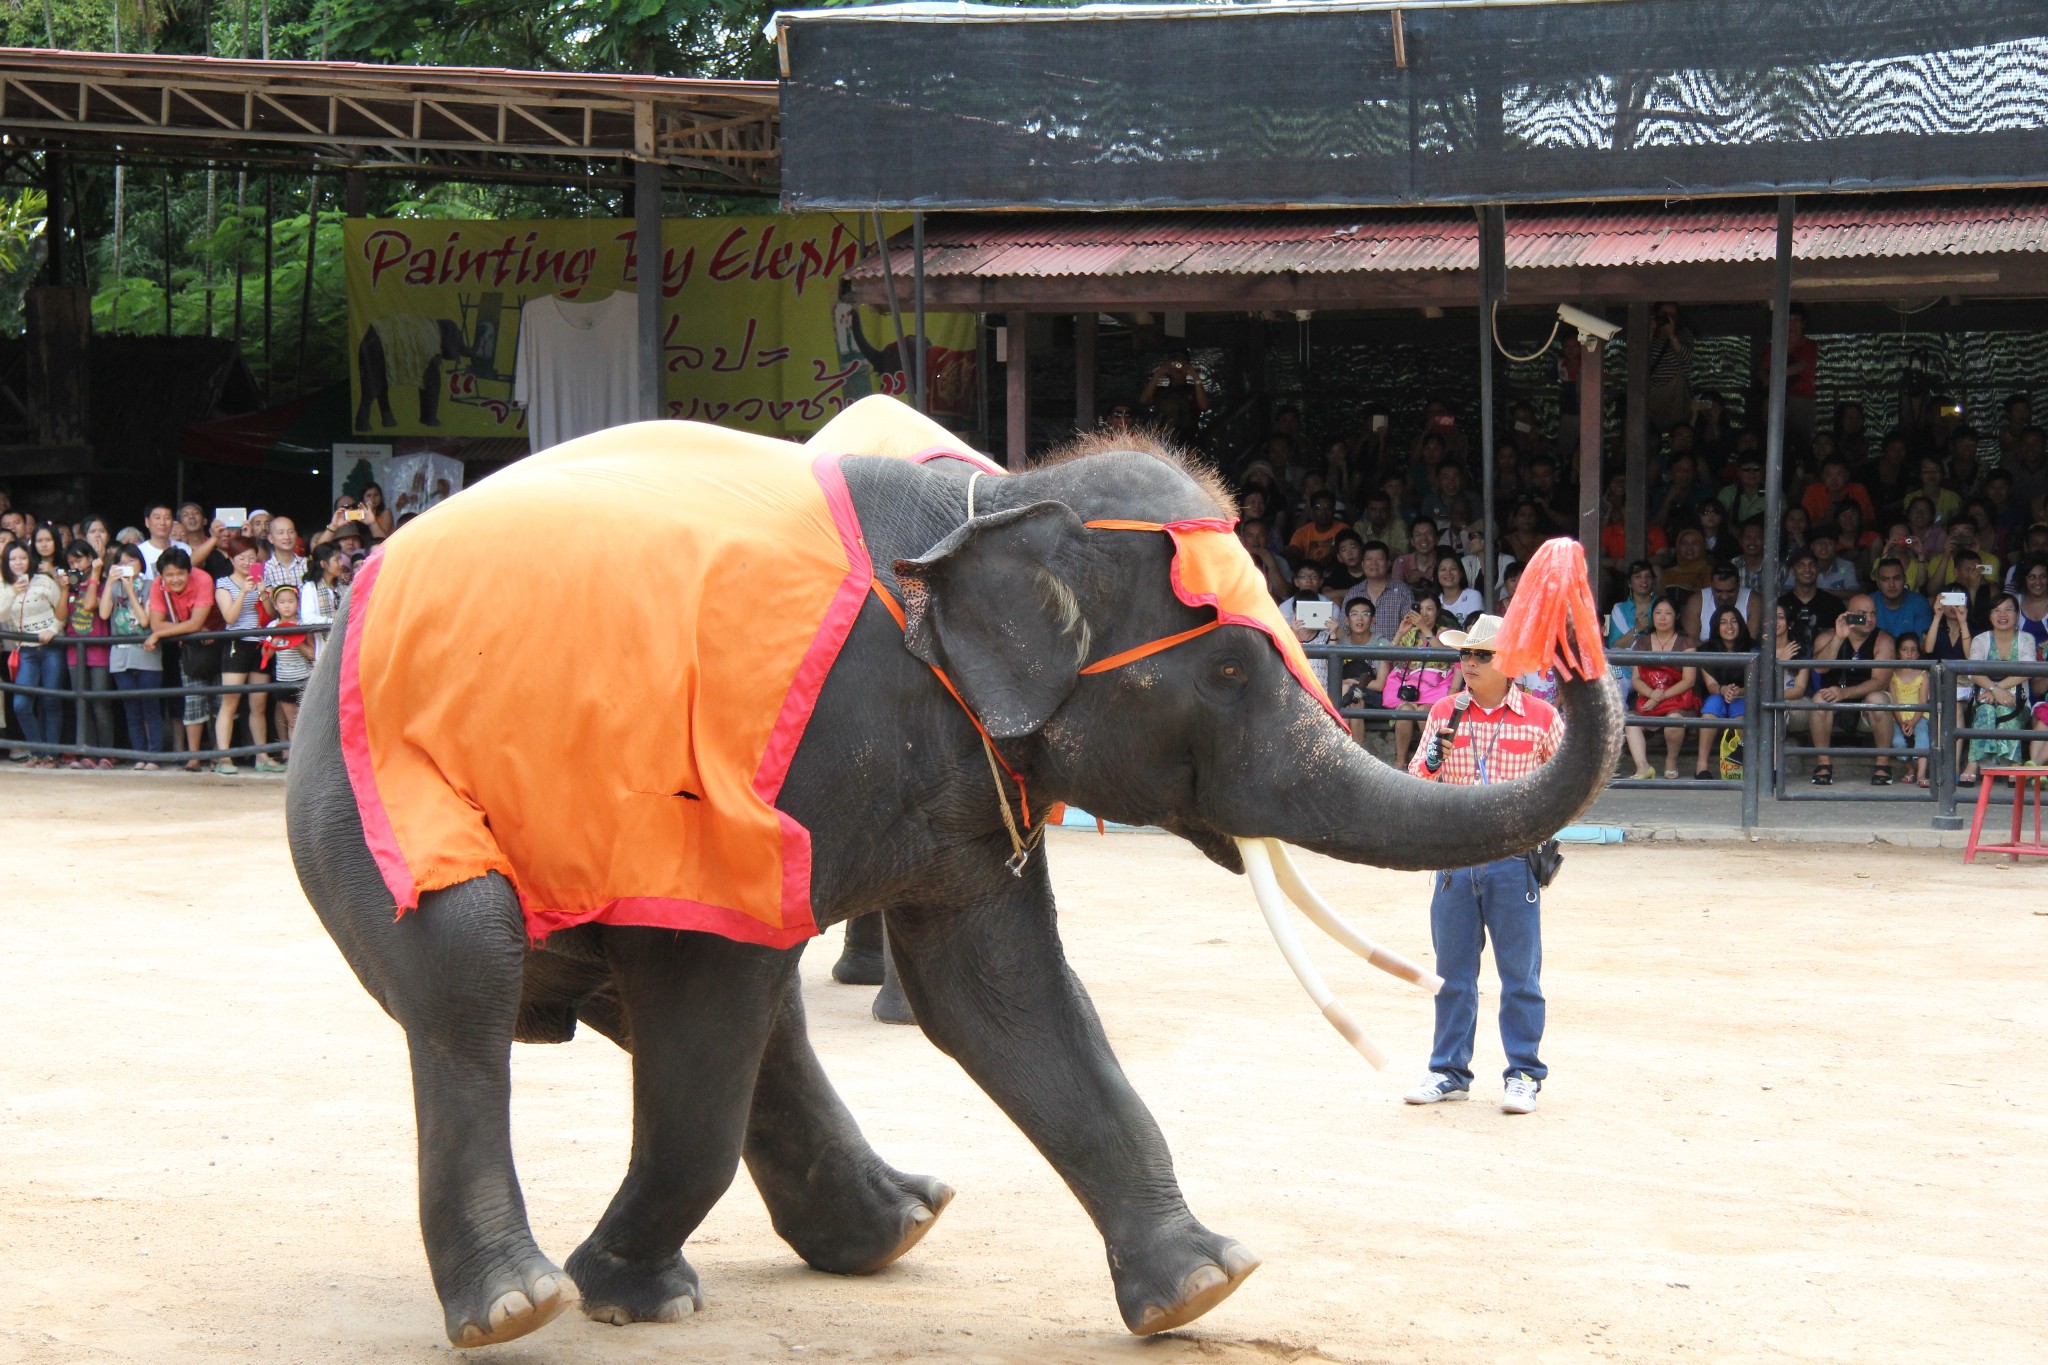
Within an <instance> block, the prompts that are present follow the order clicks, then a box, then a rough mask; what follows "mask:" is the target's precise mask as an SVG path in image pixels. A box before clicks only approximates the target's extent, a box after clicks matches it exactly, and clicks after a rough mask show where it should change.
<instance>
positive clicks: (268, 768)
mask: <svg viewBox="0 0 2048 1365" xmlns="http://www.w3.org/2000/svg"><path fill="white" fill-rule="evenodd" d="M256 771H257V772H259V773H281V772H283V771H285V765H284V764H282V763H280V762H278V761H277V760H276V759H274V758H272V757H271V756H270V755H269V754H258V755H256Z"/></svg>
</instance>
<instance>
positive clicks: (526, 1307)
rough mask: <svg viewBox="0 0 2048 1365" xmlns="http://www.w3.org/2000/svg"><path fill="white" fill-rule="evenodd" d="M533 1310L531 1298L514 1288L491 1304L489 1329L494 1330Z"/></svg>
mask: <svg viewBox="0 0 2048 1365" xmlns="http://www.w3.org/2000/svg"><path fill="white" fill-rule="evenodd" d="M532 1311H533V1300H532V1299H529V1298H527V1297H526V1294H525V1292H524V1291H522V1290H518V1289H515V1290H513V1291H512V1292H511V1293H509V1294H507V1295H505V1297H503V1298H501V1299H499V1300H498V1301H497V1302H496V1303H494V1304H492V1305H491V1330H492V1331H496V1330H497V1329H498V1328H500V1327H503V1326H504V1325H505V1324H506V1323H507V1322H508V1321H510V1320H511V1319H513V1318H517V1317H524V1316H525V1315H526V1314H528V1313H531V1312H532Z"/></svg>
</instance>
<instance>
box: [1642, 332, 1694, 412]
mask: <svg viewBox="0 0 2048 1365" xmlns="http://www.w3.org/2000/svg"><path fill="white" fill-rule="evenodd" d="M1646 399H1647V401H1646V402H1645V403H1644V405H1643V406H1644V409H1645V411H1646V412H1647V414H1648V416H1649V419H1650V430H1651V431H1652V432H1654V433H1656V434H1657V435H1659V436H1661V435H1663V434H1664V433H1665V432H1667V431H1669V430H1671V428H1673V427H1675V426H1677V425H1678V424H1679V423H1681V422H1683V421H1685V420H1686V419H1687V418H1688V417H1690V416H1691V415H1692V332H1691V331H1690V330H1689V329H1687V328H1684V327H1681V326H1679V325H1678V305H1677V304H1675V303H1660V304H1658V305H1657V307H1656V310H1655V312H1654V313H1653V314H1652V321H1651V324H1650V382H1649V393H1648V394H1647V395H1646Z"/></svg>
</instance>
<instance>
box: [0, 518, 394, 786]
mask: <svg viewBox="0 0 2048 1365" xmlns="http://www.w3.org/2000/svg"><path fill="white" fill-rule="evenodd" d="M140 511H141V520H140V523H139V524H137V525H128V526H121V527H119V528H118V529H117V528H116V526H115V525H114V523H112V522H111V521H109V520H108V519H107V518H106V517H102V516H96V515H95V516H86V517H83V518H81V519H80V520H78V521H76V522H73V523H68V524H66V523H59V522H54V521H48V520H44V519H42V518H40V517H38V516H36V515H35V513H34V512H32V511H31V510H29V509H27V508H23V507H17V506H15V505H14V503H13V499H12V498H11V496H10V495H9V494H8V493H7V492H5V491H0V629H5V630H8V631H11V632H16V633H17V635H16V637H15V638H12V639H10V640H8V641H7V642H6V643H5V645H4V646H0V655H4V656H5V668H6V674H7V676H8V677H9V679H10V680H12V681H14V682H16V683H19V684H21V685H23V686H28V687H35V688H49V689H70V688H71V687H72V686H73V680H74V677H75V678H76V679H77V680H78V681H79V682H80V683H82V685H83V690H84V692H85V694H86V697H87V700H86V702H85V704H84V706H83V708H82V714H81V708H80V707H78V706H77V705H76V704H74V702H73V701H72V700H70V699H67V698H61V697H51V696H40V695H36V694H33V693H26V692H15V693H12V694H11V702H12V704H11V706H10V707H9V708H8V714H7V716H6V721H7V729H6V738H7V739H8V740H9V741H10V742H11V741H27V742H28V743H30V744H37V745H42V746H46V747H44V748H42V749H36V750H31V749H28V748H15V747H13V745H12V743H10V745H9V747H10V750H11V752H10V755H9V757H10V759H11V761H12V762H14V763H17V764H22V765H26V766H29V767H38V768H55V767H60V766H62V767H67V768H98V769H105V768H114V767H119V766H129V767H133V768H135V769H138V770H142V771H154V770H157V769H160V768H162V767H163V766H164V765H166V764H173V765H178V764H182V766H183V768H184V769H185V770H186V771H188V772H204V771H212V772H216V773H220V774H222V775H231V774H234V773H237V772H239V771H241V769H240V768H239V767H238V765H237V764H236V763H235V761H234V760H233V759H232V758H230V757H217V758H214V759H211V760H208V759H206V758H203V757H198V756H197V755H201V754H203V753H205V752H207V751H218V750H223V749H230V748H236V747H243V748H260V747H262V746H266V745H269V744H273V743H275V744H280V745H287V746H288V745H289V744H290V742H291V734H292V726H293V724H294V722H295V721H296V720H297V715H298V695H299V692H298V689H300V688H301V687H303V685H304V683H305V680H306V678H307V676H308V675H309V673H310V672H311V670H312V666H313V662H314V660H315V659H317V658H318V657H319V653H320V650H321V648H322V647H323V644H324V641H325V634H324V631H323V630H322V629H320V628H321V627H324V626H325V625H326V623H327V622H329V621H331V620H332V619H333V617H334V613H335V611H336V609H337V608H338V606H339V605H340V600H341V594H342V590H343V589H344V588H346V587H347V585H348V582H349V579H350V576H351V575H352V574H353V573H354V572H355V569H356V566H357V565H359V564H360V563H361V562H362V561H363V559H364V558H365V556H367V555H368V554H369V552H370V550H371V549H372V548H373V547H374V546H375V545H376V543H377V542H378V541H379V540H381V539H383V538H384V537H385V536H388V535H390V534H391V533H392V532H393V531H394V530H396V529H397V528H396V525H395V524H394V522H393V519H392V515H391V512H390V510H389V508H387V507H386V506H385V503H384V496H383V490H382V489H380V488H378V487H377V486H376V485H375V484H372V485H370V486H369V487H368V488H366V489H364V490H363V494H362V496H361V498H360V499H358V498H356V497H354V496H350V495H344V496H342V497H340V498H337V499H336V500H335V503H334V506H333V508H332V509H331V511H330V514H329V516H328V520H327V523H326V524H325V525H324V526H321V527H320V528H319V529H317V530H316V531H314V532H313V533H312V534H311V535H310V536H309V535H306V534H304V533H303V532H302V531H301V529H300V526H299V523H298V522H296V521H294V520H293V519H292V518H291V517H289V516H286V515H284V514H282V513H276V514H273V513H271V512H268V511H265V510H263V509H261V508H258V509H255V510H252V511H248V512H246V513H242V512H240V511H239V510H238V509H223V510H222V511H217V512H216V513H215V514H214V515H213V516H208V515H207V513H206V510H205V509H204V508H203V507H201V506H200V505H199V504H198V503H193V502H188V503H185V504H183V505H182V506H177V507H173V506H172V505H171V504H169V503H163V502H156V503H150V504H148V505H147V506H145V507H143V508H141V509H140ZM298 625H304V626H308V627H313V629H308V630H305V631H294V630H292V629H291V627H293V626H298ZM206 632H225V633H226V638H221V639H202V638H198V637H200V636H201V635H202V634H204V633H206ZM252 685H253V686H258V687H263V688H266V689H274V690H263V691H246V692H240V691H227V692H208V691H200V690H191V691H185V690H182V689H185V688H192V689H200V688H212V687H229V688H239V687H245V686H252ZM152 689H159V690H160V689H169V690H171V691H172V692H174V693H175V695H171V696H166V697H151V696H143V695H124V694H135V693H144V692H147V691H149V690H152ZM242 731H245V732H246V735H247V738H246V740H242V739H241V738H240V733H239V732H242ZM66 747H75V748H77V749H81V750H82V749H125V750H130V751H133V752H134V753H136V754H138V755H140V757H137V758H134V759H132V760H129V761H127V762H123V763H117V762H116V761H115V760H114V759H112V758H108V757H103V756H102V757H94V756H89V755H87V754H84V753H71V752H64V749H65V748H66ZM52 749H55V750H56V752H52V751H51V750H52ZM288 754H289V751H288V749H287V750H285V751H283V752H280V753H277V754H271V753H267V752H266V753H258V754H256V755H255V757H254V762H253V765H252V766H253V767H255V768H256V769H257V770H259V771H280V770H282V769H283V768H284V766H285V764H286V762H287V760H288ZM181 755H190V756H189V757H180V756H181Z"/></svg>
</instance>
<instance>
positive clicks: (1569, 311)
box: [1557, 303, 1621, 342]
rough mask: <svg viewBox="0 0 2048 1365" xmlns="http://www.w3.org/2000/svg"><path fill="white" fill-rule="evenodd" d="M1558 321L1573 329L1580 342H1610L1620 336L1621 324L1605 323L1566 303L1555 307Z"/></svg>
mask: <svg viewBox="0 0 2048 1365" xmlns="http://www.w3.org/2000/svg"><path fill="white" fill-rule="evenodd" d="M1557 316H1558V320H1559V321H1561V322H1563V323H1564V324H1565V325H1567V326H1569V327H1571V328H1573V329H1575V330H1576V331H1577V332H1578V334H1579V340H1580V341H1581V342H1587V341H1612V340H1614V339H1615V338H1616V337H1618V336H1620V335H1621V324H1620V323H1617V322H1606V321H1603V320H1601V319H1600V318H1596V317H1594V316H1593V315H1592V314H1591V313H1588V312H1586V311H1585V310H1584V309H1580V308H1574V307H1572V306H1571V305H1570V304H1568V303H1560V304H1559V305H1557Z"/></svg>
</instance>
